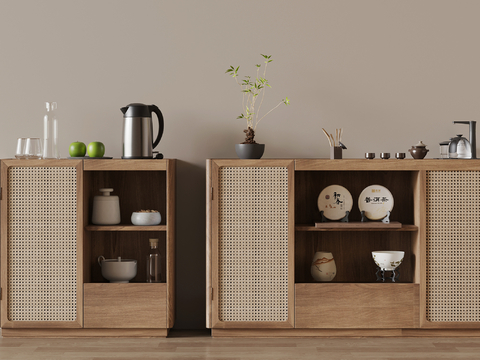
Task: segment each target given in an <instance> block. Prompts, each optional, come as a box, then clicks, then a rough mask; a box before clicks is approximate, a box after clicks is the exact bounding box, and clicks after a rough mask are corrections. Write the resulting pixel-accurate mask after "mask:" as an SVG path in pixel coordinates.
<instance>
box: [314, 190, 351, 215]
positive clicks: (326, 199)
mask: <svg viewBox="0 0 480 360" xmlns="http://www.w3.org/2000/svg"><path fill="white" fill-rule="evenodd" d="M317 204H318V210H320V211H323V216H325V217H326V218H327V219H328V220H340V219H342V218H344V217H345V213H346V212H347V211H349V212H350V211H352V206H353V198H352V194H350V191H348V190H347V189H346V188H344V187H343V186H341V185H330V186H327V187H326V188H325V189H323V190H322V192H321V193H320V195H318V201H317Z"/></svg>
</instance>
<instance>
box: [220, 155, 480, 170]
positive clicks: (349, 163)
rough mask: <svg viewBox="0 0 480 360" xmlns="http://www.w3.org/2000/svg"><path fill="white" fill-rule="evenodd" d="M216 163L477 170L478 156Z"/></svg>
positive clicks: (306, 167)
mask: <svg viewBox="0 0 480 360" xmlns="http://www.w3.org/2000/svg"><path fill="white" fill-rule="evenodd" d="M211 160H212V161H214V162H216V163H217V164H218V165H219V166H254V165H255V164H258V165H259V166H281V163H282V161H294V162H295V170H296V171H329V170H335V171H342V170H346V171H347V170H354V171H419V170H430V171H435V170H444V171H462V170H480V159H471V160H468V159H421V160H416V159H402V160H398V159H388V160H383V159H372V160H370V159H337V160H330V159H313V158H312V159H260V160H241V159H211Z"/></svg>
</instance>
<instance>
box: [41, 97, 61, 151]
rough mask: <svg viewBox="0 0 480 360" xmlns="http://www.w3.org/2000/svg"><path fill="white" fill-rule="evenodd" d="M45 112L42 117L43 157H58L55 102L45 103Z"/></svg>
mask: <svg viewBox="0 0 480 360" xmlns="http://www.w3.org/2000/svg"><path fill="white" fill-rule="evenodd" d="M45 105H46V108H47V112H46V113H45V116H44V117H43V158H44V159H60V153H59V151H58V121H57V114H56V112H55V110H56V109H57V103H56V102H46V103H45Z"/></svg>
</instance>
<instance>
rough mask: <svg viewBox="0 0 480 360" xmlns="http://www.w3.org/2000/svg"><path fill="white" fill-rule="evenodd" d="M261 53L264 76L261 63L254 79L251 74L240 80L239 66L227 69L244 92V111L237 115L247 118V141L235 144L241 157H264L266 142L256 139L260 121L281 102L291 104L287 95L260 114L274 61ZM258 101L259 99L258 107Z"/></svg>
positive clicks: (269, 56) (239, 117)
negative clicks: (270, 67) (260, 142)
mask: <svg viewBox="0 0 480 360" xmlns="http://www.w3.org/2000/svg"><path fill="white" fill-rule="evenodd" d="M261 55H262V57H263V58H264V63H265V65H264V67H263V75H262V76H260V70H261V67H262V65H260V64H257V65H256V67H257V73H256V77H255V79H252V77H251V76H245V78H244V80H242V81H239V80H238V70H239V69H240V67H239V66H237V67H236V68H235V67H233V66H230V68H229V69H227V71H225V73H227V74H230V75H231V76H232V77H233V78H234V79H235V80H236V82H237V84H238V85H239V86H240V88H241V91H242V93H243V99H242V108H243V112H242V113H241V114H240V115H239V116H238V117H237V119H245V120H247V128H246V129H245V130H243V132H244V133H245V141H244V142H243V143H241V144H235V151H236V152H237V155H238V157H239V158H240V159H260V158H261V157H262V155H263V152H264V150H265V144H258V143H257V142H256V141H255V131H256V130H257V126H258V123H259V122H260V121H262V119H263V118H264V117H265V116H267V115H268V114H270V113H271V112H272V111H273V110H275V109H276V108H277V107H279V106H280V105H281V104H285V105H288V104H289V100H288V98H287V97H285V99H283V100H282V101H280V102H279V103H278V104H277V105H276V106H275V107H273V108H272V109H271V110H270V111H268V112H267V113H266V114H265V115H263V116H262V117H260V116H259V115H260V109H261V107H262V103H263V99H264V97H265V89H266V88H267V87H271V86H270V84H269V83H268V80H267V79H266V74H267V66H268V64H269V63H271V62H272V61H273V60H272V56H271V55H263V54H261ZM257 101H259V103H258V107H257Z"/></svg>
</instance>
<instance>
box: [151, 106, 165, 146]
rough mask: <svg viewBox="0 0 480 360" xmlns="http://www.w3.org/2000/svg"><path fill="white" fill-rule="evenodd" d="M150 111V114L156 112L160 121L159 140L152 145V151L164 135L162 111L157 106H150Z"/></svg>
mask: <svg viewBox="0 0 480 360" xmlns="http://www.w3.org/2000/svg"><path fill="white" fill-rule="evenodd" d="M148 110H149V111H150V113H152V112H154V113H155V114H157V119H158V134H157V138H156V139H155V141H154V142H153V145H152V149H155V148H156V147H157V145H158V143H159V142H160V139H161V138H162V135H163V115H162V112H161V111H160V109H159V108H158V107H157V106H156V105H150V106H149V107H148Z"/></svg>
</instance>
